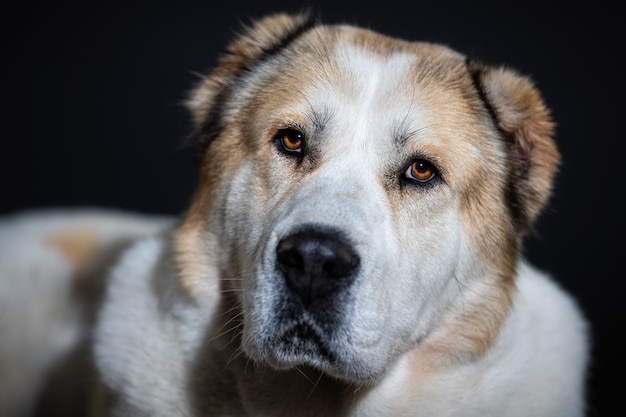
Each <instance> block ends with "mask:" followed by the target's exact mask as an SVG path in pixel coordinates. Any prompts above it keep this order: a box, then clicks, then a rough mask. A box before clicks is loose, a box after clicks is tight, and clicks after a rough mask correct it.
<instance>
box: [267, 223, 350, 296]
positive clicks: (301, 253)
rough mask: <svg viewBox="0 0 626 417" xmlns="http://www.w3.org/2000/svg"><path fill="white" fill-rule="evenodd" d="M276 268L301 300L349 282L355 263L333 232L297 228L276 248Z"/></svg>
mask: <svg viewBox="0 0 626 417" xmlns="http://www.w3.org/2000/svg"><path fill="white" fill-rule="evenodd" d="M276 260H277V262H276V265H277V269H278V270H279V271H281V272H282V274H283V276H284V277H285V280H286V281H287V285H289V287H290V288H291V289H292V290H294V291H295V292H296V293H298V294H299V295H300V296H301V297H302V299H303V300H304V301H305V302H307V303H308V302H310V301H312V300H314V299H316V298H318V297H321V296H324V295H326V294H329V293H331V292H333V291H335V290H337V289H338V288H340V287H342V286H345V285H347V284H349V283H350V282H351V281H352V278H353V277H354V275H355V273H356V269H357V268H358V266H359V257H358V255H357V254H356V253H355V252H354V250H353V249H352V246H351V245H350V244H349V243H348V242H346V241H345V240H344V239H342V238H340V237H338V236H337V234H333V233H321V232H318V231H308V232H307V231H301V232H298V233H295V234H292V235H289V236H287V237H286V238H284V239H283V240H281V241H280V243H279V244H278V246H277V248H276Z"/></svg>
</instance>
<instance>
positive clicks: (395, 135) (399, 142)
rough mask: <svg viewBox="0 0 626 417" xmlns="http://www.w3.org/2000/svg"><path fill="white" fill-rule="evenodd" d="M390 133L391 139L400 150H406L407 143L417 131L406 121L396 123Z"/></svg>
mask: <svg viewBox="0 0 626 417" xmlns="http://www.w3.org/2000/svg"><path fill="white" fill-rule="evenodd" d="M390 131H391V138H392V140H393V142H394V143H395V145H396V147H397V148H398V149H402V148H404V146H405V145H406V142H407V141H408V140H409V139H410V138H411V137H412V136H413V135H414V134H415V130H414V129H411V128H410V127H409V126H408V125H407V123H406V120H399V121H396V122H395V123H394V124H393V125H392V126H391V129H390Z"/></svg>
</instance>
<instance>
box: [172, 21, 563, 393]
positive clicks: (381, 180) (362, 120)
mask: <svg viewBox="0 0 626 417" xmlns="http://www.w3.org/2000/svg"><path fill="white" fill-rule="evenodd" d="M189 106H190V108H191V110H192V115H193V119H194V122H195V126H196V129H197V136H198V138H199V147H200V148H201V154H202V158H201V160H202V164H201V174H200V181H199V186H198V188H197V192H196V194H195V197H194V200H193V203H192V206H191V208H190V210H189V212H188V214H187V216H186V218H185V222H184V224H183V225H182V227H181V229H180V231H179V235H178V241H177V247H178V251H179V259H180V263H181V268H182V270H181V277H182V280H183V282H184V285H185V286H187V287H188V288H189V289H190V291H192V292H194V293H195V294H197V295H198V296H202V295H201V294H203V291H207V290H208V289H210V288H211V285H214V284H212V281H211V277H210V276H209V275H210V274H209V272H208V271H209V270H210V268H209V266H213V265H215V266H216V268H218V270H219V273H220V277H221V278H220V279H221V282H220V284H219V285H220V289H221V291H223V294H234V295H233V296H232V299H233V301H232V303H231V304H232V305H230V307H231V308H232V307H234V308H235V309H236V311H240V312H241V315H240V316H238V317H240V319H241V323H240V326H241V327H240V328H237V330H238V331H240V332H241V347H242V349H243V352H245V355H247V357H249V358H251V359H252V360H253V361H255V362H257V363H264V364H268V365H270V366H272V367H274V368H277V369H284V368H288V367H293V366H298V365H306V366H312V367H315V368H317V369H319V370H322V371H324V372H326V373H328V374H330V375H333V376H336V377H338V378H341V379H345V380H351V381H363V380H368V379H372V378H375V377H376V376H377V375H379V374H380V373H382V372H383V371H384V369H386V368H387V366H388V365H389V363H390V362H391V361H393V360H394V358H397V357H398V356H399V355H401V354H403V353H404V352H407V351H408V350H409V349H414V348H417V349H422V350H423V351H424V352H426V351H431V352H439V353H441V354H443V355H452V356H454V357H458V356H459V355H467V354H469V355H477V354H480V353H481V352H483V351H484V350H485V349H486V348H487V347H488V346H489V344H490V343H491V341H492V339H493V337H494V335H495V334H497V332H498V329H499V326H500V324H501V322H502V320H503V319H504V317H505V315H506V314H507V311H508V309H509V304H510V294H511V291H513V289H514V276H515V268H516V262H517V258H518V252H519V245H520V240H521V238H522V235H523V233H524V232H525V231H526V230H527V229H528V228H529V227H530V226H531V225H532V223H533V220H534V219H535V218H536V216H537V214H538V213H539V211H540V210H541V208H542V206H543V205H544V204H545V201H546V199H547V198H548V196H549V193H550V188H551V183H552V177H553V175H554V173H555V171H556V169H557V165H558V160H559V155H558V152H557V150H556V148H555V145H554V143H553V141H552V139H551V135H552V130H553V124H552V122H551V120H550V116H549V112H548V110H547V109H546V107H545V106H544V103H543V102H542V100H541V97H540V95H539V93H538V91H536V89H535V88H534V86H533V85H532V83H531V81H530V80H529V79H527V78H526V77H523V76H520V75H518V74H517V73H515V72H514V71H512V70H510V69H507V68H502V67H492V66H488V65H483V64H481V63H477V62H472V61H470V60H468V59H467V58H466V57H464V56H463V55H460V54H459V53H456V52H454V51H452V50H450V49H448V48H446V47H444V46H440V45H435V44H429V43H415V42H405V41H403V40H398V39H394V38H390V37H386V36H383V35H380V34H377V33H374V32H372V31H369V30H364V29H359V28H356V27H352V26H346V25H334V26H331V25H321V24H317V23H316V22H315V21H314V20H313V19H311V18H310V16H308V15H305V14H301V15H294V16H290V15H284V14H277V15H273V16H269V17H266V18H264V19H261V20H259V21H257V22H255V23H254V24H253V25H252V26H251V27H249V28H248V29H247V30H246V31H245V32H244V33H243V34H242V35H241V36H240V37H238V38H236V39H235V40H234V41H233V42H232V43H231V44H230V45H229V46H228V54H226V55H225V56H223V57H222V58H221V60H220V61H219V63H218V65H217V67H216V68H215V69H214V70H213V71H212V72H211V73H209V74H208V75H207V76H206V77H205V78H204V79H203V80H202V81H201V82H200V83H199V84H198V85H197V87H196V88H195V90H194V91H193V94H192V96H191V98H190V100H189ZM224 297H227V295H224Z"/></svg>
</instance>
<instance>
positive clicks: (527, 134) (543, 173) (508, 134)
mask: <svg viewBox="0 0 626 417" xmlns="http://www.w3.org/2000/svg"><path fill="white" fill-rule="evenodd" d="M472 69H473V73H474V76H475V80H476V81H477V83H478V85H479V89H480V90H481V92H482V94H483V95H484V98H485V101H486V102H487V104H488V106H489V107H490V110H491V112H492V114H493V117H494V118H495V120H496V123H497V125H498V128H499V129H500V130H501V131H502V133H503V134H504V137H505V138H506V141H507V152H508V155H509V158H510V161H511V169H510V171H509V181H508V182H509V201H510V205H511V210H512V212H513V217H514V219H515V223H516V228H517V230H518V232H523V231H524V230H526V229H527V228H529V227H530V226H531V225H532V223H533V222H534V220H535V219H536V218H537V215H538V214H539V212H540V211H541V209H542V208H543V207H544V205H545V204H546V202H547V200H548V198H549V196H550V194H551V191H552V185H553V182H554V176H555V174H556V172H557V169H558V166H559V163H560V154H559V151H558V149H557V147H556V144H555V142H554V140H553V139H552V135H553V133H554V123H553V121H552V119H551V116H550V112H549V110H548V108H547V107H546V105H545V103H544V102H543V99H542V98H541V95H540V93H539V91H538V90H537V89H536V88H535V86H534V85H533V83H532V81H531V80H530V79H529V78H528V77H523V76H521V75H519V74H518V73H516V72H515V71H512V70H510V69H506V68H502V67H500V68H495V67H489V66H481V65H473V66H472Z"/></svg>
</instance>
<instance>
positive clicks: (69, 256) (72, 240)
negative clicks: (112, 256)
mask: <svg viewBox="0 0 626 417" xmlns="http://www.w3.org/2000/svg"><path fill="white" fill-rule="evenodd" d="M44 242H45V244H46V245H48V246H49V247H51V248H52V249H54V250H55V251H56V252H58V253H59V254H60V255H61V256H62V257H63V258H65V259H66V260H68V261H69V262H70V263H71V264H72V267H73V268H74V278H75V280H76V285H80V281H81V280H82V279H83V278H84V277H85V275H86V272H87V269H88V267H89V264H90V263H91V261H92V260H93V258H94V255H95V252H96V249H97V247H98V235H97V233H96V231H95V230H93V229H88V228H78V229H71V230H63V231H61V232H57V233H54V234H51V235H48V236H47V237H46V238H45V241H44Z"/></svg>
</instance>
